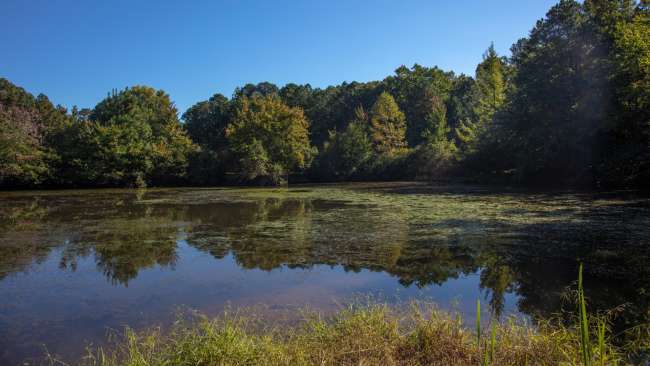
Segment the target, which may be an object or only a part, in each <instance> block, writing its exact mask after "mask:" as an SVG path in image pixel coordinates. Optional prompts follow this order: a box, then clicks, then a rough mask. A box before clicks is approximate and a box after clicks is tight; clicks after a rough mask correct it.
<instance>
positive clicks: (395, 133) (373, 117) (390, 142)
mask: <svg viewBox="0 0 650 366" xmlns="http://www.w3.org/2000/svg"><path fill="white" fill-rule="evenodd" d="M370 131H371V132H370V134H371V137H372V143H373V146H374V148H375V151H376V152H377V153H378V154H393V153H396V152H398V151H399V150H400V149H402V148H404V147H406V140H405V133H406V119H405V118H404V113H402V111H400V109H399V107H398V106H397V103H395V99H393V97H392V96H391V95H390V94H388V93H386V92H383V93H381V94H379V97H377V101H376V102H375V104H374V105H373V106H372V109H371V111H370Z"/></svg>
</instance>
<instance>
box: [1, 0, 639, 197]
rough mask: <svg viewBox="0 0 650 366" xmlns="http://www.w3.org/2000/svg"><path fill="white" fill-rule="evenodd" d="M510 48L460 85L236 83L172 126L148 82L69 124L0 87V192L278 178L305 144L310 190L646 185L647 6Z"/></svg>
mask: <svg viewBox="0 0 650 366" xmlns="http://www.w3.org/2000/svg"><path fill="white" fill-rule="evenodd" d="M511 51H512V56H511V57H510V58H505V57H500V56H499V55H498V54H497V53H496V51H495V48H494V46H493V45H492V46H490V47H489V48H488V49H487V51H486V52H485V53H484V55H483V60H482V61H481V62H480V63H479V64H478V65H477V67H476V73H475V77H474V78H471V77H468V76H465V75H460V76H457V75H455V74H454V73H453V72H447V71H443V70H441V69H439V68H437V67H424V66H421V65H418V64H415V65H413V66H412V67H410V68H408V67H406V66H401V67H399V68H397V69H396V70H395V72H394V74H393V75H390V76H388V77H386V78H385V79H383V80H380V81H370V82H365V83H360V82H350V83H347V82H344V83H342V84H340V85H334V86H329V87H326V88H312V86H311V85H309V84H305V85H298V84H293V83H290V84H287V85H285V86H283V87H281V88H279V87H278V86H277V85H275V84H272V83H269V82H261V83H258V84H246V85H244V86H243V87H240V88H237V89H235V91H234V93H233V97H232V98H231V99H230V100H229V99H228V98H226V97H224V96H223V95H220V94H215V95H214V96H212V97H211V98H210V99H209V100H207V101H202V102H199V103H197V104H195V105H194V106H192V107H191V108H190V109H188V110H187V111H186V112H185V113H184V114H183V120H184V122H185V123H184V125H181V124H180V123H179V120H178V117H177V111H176V108H175V107H174V105H173V103H172V102H171V100H170V98H169V96H167V94H165V93H164V92H163V91H156V90H154V89H151V88H148V87H139V86H136V87H134V88H132V89H126V90H124V91H121V92H119V93H117V92H114V93H113V94H112V95H109V97H107V98H106V99H104V100H103V101H101V102H100V103H99V104H98V105H97V106H96V107H95V108H94V109H92V110H81V111H80V110H78V109H77V108H76V107H75V108H73V109H72V111H71V112H70V114H68V113H67V111H66V110H65V109H64V108H62V107H60V106H54V105H53V104H52V103H51V102H50V101H49V100H48V98H47V97H46V96H44V95H39V96H37V97H34V96H32V95H31V94H29V93H27V92H26V91H24V90H23V89H21V88H18V87H16V86H14V85H12V84H11V83H10V82H8V81H7V80H5V79H0V127H1V128H2V129H1V130H0V186H2V187H10V186H11V187H34V186H43V185H52V186H56V185H63V186H69V185H111V186H124V185H140V184H155V185H159V184H176V183H178V184H180V183H181V182H189V183H193V184H220V183H224V182H228V177H232V176H233V173H236V174H239V176H240V177H242V178H244V179H245V180H247V181H253V180H257V179H258V178H259V179H261V180H263V181H268V182H280V181H282V180H284V179H285V178H286V177H287V175H288V174H289V173H290V172H296V173H302V172H303V171H304V170H305V168H307V167H308V166H309V165H310V162H311V160H312V158H314V157H315V156H316V154H315V152H316V150H313V151H312V148H311V146H314V147H317V148H318V149H320V151H321V153H320V156H317V157H316V163H315V164H314V166H313V167H312V168H311V169H310V171H309V176H310V177H311V178H315V179H335V180H341V179H410V178H412V177H414V176H418V177H421V178H423V179H439V178H443V177H445V178H449V177H451V176H456V175H458V176H463V177H464V178H473V179H476V180H479V181H483V180H496V181H500V182H516V183H521V184H535V185H573V186H576V185H580V186H587V187H623V188H631V187H632V188H643V189H648V188H650V183H648V182H650V6H649V5H648V2H647V0H641V1H634V0H585V1H584V2H578V1H575V0H561V1H559V3H558V4H556V5H555V6H553V7H552V8H551V9H550V10H549V11H548V13H547V14H546V17H544V18H543V19H541V20H540V21H538V22H537V23H536V24H535V26H534V27H533V29H532V30H531V32H530V34H529V36H528V37H526V38H523V39H520V40H519V41H517V42H516V43H515V44H514V45H513V46H512V48H511ZM359 108H360V109H359ZM358 110H362V111H369V113H368V115H365V114H364V116H361V117H360V116H359V115H358V113H357V111H358ZM298 111H300V112H298ZM351 121H353V122H351ZM285 137H287V139H286V141H285V140H284V138H285ZM368 140H369V141H370V142H371V144H372V147H373V153H369V151H368V149H367V147H368V144H367V141H368ZM194 143H195V144H196V145H198V148H197V146H195V145H194ZM371 155H374V156H371Z"/></svg>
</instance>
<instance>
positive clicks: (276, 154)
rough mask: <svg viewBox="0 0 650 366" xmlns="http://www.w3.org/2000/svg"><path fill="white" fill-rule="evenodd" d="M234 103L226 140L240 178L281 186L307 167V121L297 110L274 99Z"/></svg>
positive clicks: (245, 100)
mask: <svg viewBox="0 0 650 366" xmlns="http://www.w3.org/2000/svg"><path fill="white" fill-rule="evenodd" d="M236 103H237V107H236V110H235V115H234V118H233V121H232V123H231V124H230V126H229V127H228V130H227V137H228V141H229V143H230V145H231V146H232V151H233V154H235V156H236V159H237V160H238V162H239V174H240V175H241V176H242V178H245V179H246V180H254V179H256V178H258V177H261V178H266V179H270V181H271V182H272V183H280V182H281V181H282V179H284V177H286V176H287V175H288V174H289V173H290V172H293V171H296V170H300V169H304V168H306V167H308V166H309V164H310V163H311V160H312V155H313V151H312V148H311V146H310V144H309V122H308V121H307V119H306V118H305V117H304V114H303V112H302V110H301V109H300V108H291V107H288V106H287V105H285V104H284V103H282V100H281V99H280V98H279V97H277V96H266V97H260V96H253V97H252V98H248V97H241V98H239V99H238V100H237V101H236Z"/></svg>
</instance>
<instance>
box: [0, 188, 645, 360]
mask: <svg viewBox="0 0 650 366" xmlns="http://www.w3.org/2000/svg"><path fill="white" fill-rule="evenodd" d="M580 262H583V263H584V265H585V281H586V285H587V288H586V292H587V296H588V298H589V301H590V308H591V309H592V310H607V309H612V308H614V307H617V306H620V305H624V306H623V307H622V308H621V309H622V310H620V311H621V313H620V314H619V316H618V317H617V319H616V326H617V327H618V328H619V329H624V328H628V327H630V326H633V325H637V324H641V323H643V322H647V321H648V320H649V319H650V314H649V312H650V311H649V309H650V308H649V304H650V268H649V266H648V263H650V199H648V198H645V197H640V196H636V195H634V194H632V193H621V192H617V193H580V192H553V193H548V192H546V193H539V192H525V191H518V190H505V189H500V190H495V189H493V188H485V187H475V186H431V185H426V184H420V183H364V184H360V183H359V184H338V185H318V186H316V185H306V186H295V187H290V188H173V189H172V188H170V189H149V190H79V191H47V192H46V191H38V192H5V193H0V364H3V365H4V364H15V363H19V362H37V361H38V360H40V359H42V357H43V355H44V353H45V352H46V351H47V352H49V353H51V354H54V355H57V356H59V357H61V358H62V359H63V360H66V361H73V360H75V359H76V358H78V357H79V356H80V355H82V354H83V352H84V347H85V346H86V345H90V344H92V345H101V344H102V342H104V341H105V339H106V336H107V334H108V333H110V332H112V331H116V330H117V331H119V330H120V329H122V328H123V326H125V325H129V326H132V327H135V328H138V329H142V328H146V327H151V326H156V325H163V326H164V324H168V323H169V322H170V321H172V320H173V319H174V316H175V314H177V313H178V312H179V311H182V309H195V310H198V311H200V312H202V313H206V314H210V315H218V314H219V313H220V312H222V311H223V310H224V309H225V308H237V307H249V306H260V305H261V306H263V310H261V311H263V312H264V313H265V314H267V316H269V317H273V316H276V315H277V316H284V317H286V316H289V317H290V316H299V315H298V314H299V310H300V309H303V308H305V307H307V306H308V307H310V308H312V309H316V310H320V311H323V312H327V311H333V310H336V309H338V308H340V307H341V306H343V304H345V303H346V302H349V301H353V300H354V299H358V298H359V297H360V296H361V297H365V296H371V297H372V298H373V299H376V300H378V301H382V302H384V301H385V302H395V303H399V302H404V301H409V300H411V299H422V300H426V301H434V302H436V303H438V304H439V306H440V307H441V308H443V309H453V310H454V311H458V312H460V313H462V314H463V315H464V316H466V317H467V318H468V319H470V318H471V317H473V316H475V314H474V309H475V304H476V300H477V299H480V300H481V301H482V302H483V304H484V306H483V308H484V309H485V311H486V314H487V315H483V317H484V318H485V317H489V316H493V317H501V318H503V317H507V316H522V317H526V318H529V319H532V320H534V319H538V318H539V317H549V316H552V315H553V314H556V313H557V312H559V311H560V310H561V309H562V308H563V307H567V306H569V307H570V306H571V304H570V303H568V302H567V301H566V296H565V294H566V292H567V289H568V288H569V287H570V286H572V285H573V284H574V283H575V279H576V276H577V269H578V265H579V263H580ZM278 314H281V315H278Z"/></svg>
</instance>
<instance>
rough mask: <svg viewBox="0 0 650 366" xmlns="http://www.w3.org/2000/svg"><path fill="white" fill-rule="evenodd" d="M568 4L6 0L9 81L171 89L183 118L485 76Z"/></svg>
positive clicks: (91, 101) (77, 98)
mask: <svg viewBox="0 0 650 366" xmlns="http://www.w3.org/2000/svg"><path fill="white" fill-rule="evenodd" d="M555 2H556V0H467V1H456V0H444V1H443V0H364V1H361V0H257V1H253V0H221V1H220V0H195V1H192V0H177V1H166V0H77V1H72V0H38V1H36V0H1V1H0V77H5V78H8V79H9V80H10V81H12V82H14V83H15V84H18V85H20V86H22V87H24V88H26V89H27V90H28V91H30V92H31V93H34V94H38V93H45V94H47V95H48V96H49V97H50V99H51V100H52V101H53V102H54V103H56V104H62V105H64V106H67V107H70V106H72V105H75V104H76V105H78V106H80V107H93V106H94V105H95V104H96V103H97V102H98V101H99V100H101V99H102V98H103V97H105V96H106V94H107V92H108V91H110V90H111V89H114V88H117V89H121V88H124V87H126V86H129V85H136V84H144V85H150V86H153V87H155V88H161V89H164V90H165V91H167V92H168V93H169V94H170V95H171V97H172V99H173V100H174V101H175V102H176V105H177V106H178V108H179V110H180V112H181V113H182V112H183V111H184V110H185V109H186V108H187V107H189V106H191V105H192V104H194V103H195V102H197V101H199V100H205V99H207V98H208V97H210V96H211V95H212V94H214V93H215V92H220V93H222V94H224V95H226V96H230V95H231V94H232V92H233V89H234V88H235V87H237V86H240V85H243V84H245V83H248V82H253V83H256V82H260V81H270V82H273V83H276V84H278V85H283V84H285V83H288V82H296V83H310V84H312V86H318V87H323V86H327V85H331V84H338V83H341V82H343V81H353V80H357V81H368V80H378V79H383V78H384V77H385V76H387V75H389V74H391V73H392V72H393V70H394V69H395V68H397V67H398V66H400V65H407V66H410V65H412V64H413V63H419V64H422V65H425V66H433V65H438V66H439V67H441V68H443V69H445V70H453V71H455V72H457V73H466V74H471V75H473V73H474V68H475V66H476V64H477V62H479V61H480V59H481V55H482V53H483V51H484V50H485V49H486V48H487V47H488V46H489V45H490V42H494V44H495V47H496V49H497V51H498V52H500V53H501V54H507V53H508V50H509V48H510V45H511V44H512V43H513V42H514V41H516V40H517V39H519V38H521V37H523V36H526V35H527V34H528V31H529V30H530V29H531V28H532V27H533V25H534V24H535V21H536V20H538V19H540V18H542V17H543V16H544V14H545V13H546V11H547V10H548V9H549V8H550V7H551V6H552V5H553V4H554V3H555Z"/></svg>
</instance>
